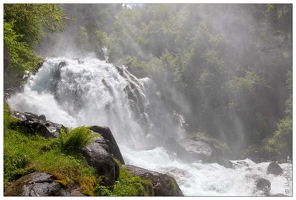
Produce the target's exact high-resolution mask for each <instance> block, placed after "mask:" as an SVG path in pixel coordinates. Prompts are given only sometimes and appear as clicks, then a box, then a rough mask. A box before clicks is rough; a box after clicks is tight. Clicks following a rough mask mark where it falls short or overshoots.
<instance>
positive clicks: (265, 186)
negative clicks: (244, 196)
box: [256, 178, 271, 196]
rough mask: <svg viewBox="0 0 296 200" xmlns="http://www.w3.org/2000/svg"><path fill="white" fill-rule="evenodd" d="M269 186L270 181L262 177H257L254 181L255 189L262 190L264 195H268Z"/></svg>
mask: <svg viewBox="0 0 296 200" xmlns="http://www.w3.org/2000/svg"><path fill="white" fill-rule="evenodd" d="M270 186H271V184H270V181H269V180H266V179H264V178H259V179H258V180H257V181H256V188H257V190H259V191H262V192H263V194H264V195H265V196H269V195H270V189H271V188H270Z"/></svg>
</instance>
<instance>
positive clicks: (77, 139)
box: [57, 126, 98, 154]
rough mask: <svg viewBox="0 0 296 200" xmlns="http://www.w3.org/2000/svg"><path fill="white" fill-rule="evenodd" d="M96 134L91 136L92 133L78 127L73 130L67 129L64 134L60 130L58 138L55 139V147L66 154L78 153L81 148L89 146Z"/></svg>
mask: <svg viewBox="0 0 296 200" xmlns="http://www.w3.org/2000/svg"><path fill="white" fill-rule="evenodd" d="M97 136H98V134H92V132H91V131H90V130H89V129H88V128H86V127H84V126H80V127H77V128H75V129H70V128H69V129H68V130H67V131H66V132H65V131H64V130H63V129H61V131H60V136H59V137H58V139H57V146H58V147H59V148H60V149H61V150H62V151H64V152H67V153H73V154H75V153H80V152H81V150H82V148H84V147H85V146H87V145H88V144H91V143H92V142H93V141H94V140H93V139H94V138H95V137H97Z"/></svg>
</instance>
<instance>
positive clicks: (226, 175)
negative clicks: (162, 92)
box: [7, 58, 292, 196]
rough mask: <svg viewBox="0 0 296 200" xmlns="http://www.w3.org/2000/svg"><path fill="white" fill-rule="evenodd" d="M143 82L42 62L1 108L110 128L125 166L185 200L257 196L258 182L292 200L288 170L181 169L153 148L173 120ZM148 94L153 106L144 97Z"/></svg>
mask: <svg viewBox="0 0 296 200" xmlns="http://www.w3.org/2000/svg"><path fill="white" fill-rule="evenodd" d="M127 79H130V80H129V82H128V81H127ZM149 81H150V80H149V79H142V80H139V79H137V78H136V77H134V76H133V75H131V74H130V73H128V72H127V71H126V70H124V68H122V69H118V68H116V67H115V66H114V65H112V64H110V63H106V62H105V61H101V60H97V59H85V60H77V59H68V58H47V59H46V60H45V62H44V64H43V66H42V67H41V68H40V69H39V71H38V72H37V73H36V74H35V75H31V76H30V78H29V79H28V80H27V84H26V85H25V86H24V90H23V91H22V92H20V93H17V94H14V95H12V96H11V97H9V99H8V100H7V102H8V104H9V106H10V107H11V108H12V109H13V110H17V111H21V112H32V113H35V114H38V115H41V114H44V115H45V116H46V118H47V119H48V120H50V121H52V122H55V123H60V124H63V125H64V126H68V127H77V126H82V125H86V126H88V125H99V126H108V127H110V129H111V131H112V133H113V134H114V137H115V139H116V141H117V143H118V145H119V147H120V150H121V153H122V155H123V158H124V160H125V163H126V164H130V165H135V166H138V167H142V168H146V169H148V170H154V171H157V172H161V173H166V174H168V175H171V176H172V177H174V178H175V179H176V181H177V183H178V184H179V186H180V189H181V190H182V192H183V193H184V195H185V196H262V195H263V194H262V193H260V192H258V191H257V190H256V188H255V181H256V180H257V179H258V178H265V179H267V180H269V181H270V182H271V191H270V194H271V195H273V194H278V193H282V194H286V195H289V196H292V180H291V178H292V164H289V163H284V164H280V166H281V167H282V169H283V170H284V173H283V174H282V175H281V176H274V175H271V174H266V171H267V167H268V165H269V163H267V162H266V163H259V164H256V163H254V162H253V161H251V160H249V159H246V160H243V161H232V162H233V163H234V164H235V167H234V168H231V169H229V168H225V167H223V166H221V165H218V164H216V163H212V164H204V163H201V162H198V161H197V162H192V163H186V162H183V161H182V160H181V159H180V158H178V157H177V156H176V155H175V154H173V153H172V152H169V151H168V150H166V149H165V148H164V147H162V146H160V145H156V143H155V141H156V140H157V139H158V140H159V138H165V137H168V136H169V135H168V136H166V135H165V134H164V133H163V132H161V131H160V130H164V127H160V128H159V127H158V126H161V125H163V124H165V123H168V126H170V127H168V128H167V130H170V129H169V128H172V127H171V126H172V123H173V120H171V119H169V118H170V116H169V115H170V113H169V112H166V110H165V108H162V105H161V103H158V101H156V100H155V99H157V95H158V94H157V92H155V91H150V93H149V91H148V90H149V88H148V87H150V86H151V85H150V83H149ZM130 82H132V87H130V88H129V90H130V92H131V93H133V98H137V99H135V101H138V102H141V103H142V107H141V110H142V113H141V116H142V117H143V116H144V117H145V120H146V121H148V122H149V123H148V125H149V126H147V127H146V129H145V130H144V129H143V126H142V125H143V124H141V123H142V122H141V120H140V118H139V116H137V115H135V112H134V111H133V110H131V106H130V105H131V103H133V102H131V100H130V99H129V98H128V95H127V91H126V88H127V87H129V86H130V85H129V84H130ZM136 89H137V90H136ZM150 89H151V88H150ZM135 93H137V95H136V94H135ZM152 93H154V95H155V97H154V102H153V98H150V97H149V95H152ZM132 105H133V104H132ZM160 111H161V112H160ZM155 112H157V113H156V114H153V113H155ZM160 115H163V116H160ZM158 117H162V118H159V119H158ZM155 118H157V119H155ZM164 119H165V120H164ZM159 121H160V122H161V123H159ZM172 130H177V131H175V132H174V133H171V134H172V136H173V137H174V138H182V131H180V130H181V129H180V130H179V129H178V127H177V126H176V127H173V129H172ZM167 134H168V133H167ZM153 144H155V145H153ZM148 147H149V148H148ZM236 163H237V164H236ZM238 163H245V164H238ZM246 164H247V165H246Z"/></svg>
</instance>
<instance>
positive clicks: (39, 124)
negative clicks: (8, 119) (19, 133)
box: [12, 111, 66, 138]
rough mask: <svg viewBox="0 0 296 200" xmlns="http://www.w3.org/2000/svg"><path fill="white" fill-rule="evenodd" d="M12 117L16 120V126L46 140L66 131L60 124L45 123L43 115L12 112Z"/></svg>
mask: <svg viewBox="0 0 296 200" xmlns="http://www.w3.org/2000/svg"><path fill="white" fill-rule="evenodd" d="M12 116H13V117H15V118H17V119H18V121H17V123H16V126H18V127H22V128H25V129H27V130H28V131H29V132H30V133H40V134H41V135H42V136H44V137H46V138H56V137H58V136H59V135H60V130H61V129H64V130H66V128H65V127H64V126H63V125H62V124H57V123H53V122H51V121H47V120H46V117H45V116H44V115H40V116H38V115H36V114H33V113H29V112H24V113H21V112H17V111H14V112H13V113H12Z"/></svg>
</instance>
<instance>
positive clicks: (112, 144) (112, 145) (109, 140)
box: [90, 126, 124, 164]
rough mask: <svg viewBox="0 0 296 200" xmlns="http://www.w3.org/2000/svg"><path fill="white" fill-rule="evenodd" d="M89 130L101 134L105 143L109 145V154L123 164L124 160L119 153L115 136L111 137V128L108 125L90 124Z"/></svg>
mask: <svg viewBox="0 0 296 200" xmlns="http://www.w3.org/2000/svg"><path fill="white" fill-rule="evenodd" d="M90 130H92V131H94V132H96V133H99V134H101V135H102V136H103V138H104V139H105V141H106V144H107V145H108V147H109V150H108V152H109V153H110V154H111V155H113V156H114V157H115V158H116V159H117V160H119V161H120V163H122V164H124V160H123V157H122V155H121V152H120V149H119V147H118V145H117V142H116V140H115V138H114V137H113V134H112V132H111V130H110V129H109V128H108V127H101V126H92V127H91V128H90Z"/></svg>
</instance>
